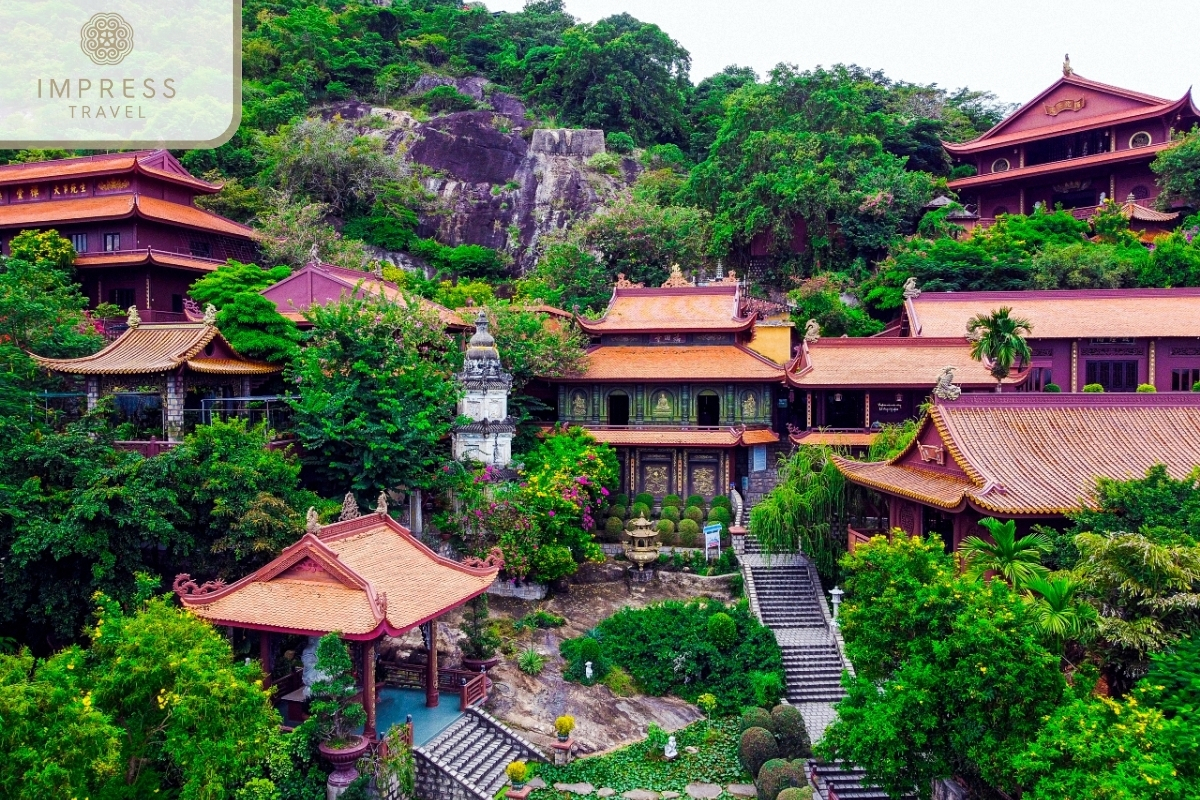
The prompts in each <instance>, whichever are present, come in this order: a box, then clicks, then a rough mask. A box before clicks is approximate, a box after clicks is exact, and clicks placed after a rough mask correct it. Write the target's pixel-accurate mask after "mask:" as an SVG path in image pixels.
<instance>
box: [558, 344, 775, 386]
mask: <svg viewBox="0 0 1200 800" xmlns="http://www.w3.org/2000/svg"><path fill="white" fill-rule="evenodd" d="M628 378H654V379H657V380H664V381H676V380H707V379H723V380H737V381H750V380H753V381H778V380H780V379H782V378H783V368H782V367H779V366H778V365H776V364H773V363H772V362H770V361H768V360H767V359H765V358H763V357H762V356H760V355H758V354H757V353H754V352H752V351H750V350H748V349H746V348H744V347H740V346H738V345H691V346H689V345H681V346H678V347H668V346H662V347H658V346H651V347H639V346H630V347H626V346H623V345H622V346H618V345H604V346H601V347H595V348H593V349H591V350H589V351H588V366H587V370H586V371H585V372H584V373H583V374H582V375H572V376H569V377H567V378H563V379H561V380H579V381H611V380H625V379H628Z"/></svg>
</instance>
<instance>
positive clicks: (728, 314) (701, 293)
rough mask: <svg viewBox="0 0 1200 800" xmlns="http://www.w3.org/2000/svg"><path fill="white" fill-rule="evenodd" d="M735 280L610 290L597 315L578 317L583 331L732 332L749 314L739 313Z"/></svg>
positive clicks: (749, 320)
mask: <svg viewBox="0 0 1200 800" xmlns="http://www.w3.org/2000/svg"><path fill="white" fill-rule="evenodd" d="M740 305H741V292H740V288H739V287H738V285H737V284H729V285H724V286H717V285H714V286H702V287H695V286H693V287H678V288H657V289H643V288H623V287H619V288H617V289H614V290H613V296H612V300H611V301H610V302H609V304H608V309H607V310H606V311H605V313H604V316H603V317H601V318H600V319H595V320H591V319H584V318H582V317H581V318H580V319H579V325H580V327H582V328H583V329H584V331H586V332H587V333H590V334H593V335H597V334H602V333H646V332H654V331H669V332H680V331H708V332H735V331H744V330H747V329H748V328H749V327H750V326H751V325H753V324H754V318H753V317H742V316H739V313H740V308H739V307H740Z"/></svg>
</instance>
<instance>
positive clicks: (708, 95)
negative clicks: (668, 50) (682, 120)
mask: <svg viewBox="0 0 1200 800" xmlns="http://www.w3.org/2000/svg"><path fill="white" fill-rule="evenodd" d="M755 83H758V73H756V72H755V71H754V70H753V69H751V68H750V67H739V66H737V65H730V66H728V67H726V68H725V69H723V70H721V71H720V72H718V73H717V74H716V75H710V76H709V77H707V78H705V79H704V80H702V81H700V82H699V83H698V84H696V88H695V89H694V90H693V91H692V92H691V95H690V96H689V97H688V105H687V115H688V123H689V127H690V128H691V133H690V135H689V137H688V152H689V153H690V154H691V156H692V158H693V159H695V160H696V161H702V160H704V157H705V156H707V155H708V148H709V147H711V146H712V143H713V141H714V140H715V139H716V138H717V131H719V130H720V129H721V126H722V125H723V124H724V123H725V104H726V102H727V101H728V99H729V96H730V95H731V94H733V93H734V92H736V91H737V90H738V89H740V88H742V87H743V86H750V85H753V84H755Z"/></svg>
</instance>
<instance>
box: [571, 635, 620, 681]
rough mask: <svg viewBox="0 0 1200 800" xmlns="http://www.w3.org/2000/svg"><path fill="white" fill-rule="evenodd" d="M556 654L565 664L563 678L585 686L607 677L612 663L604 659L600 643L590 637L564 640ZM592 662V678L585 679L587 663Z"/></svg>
mask: <svg viewBox="0 0 1200 800" xmlns="http://www.w3.org/2000/svg"><path fill="white" fill-rule="evenodd" d="M558 652H559V653H560V654H561V655H562V657H563V659H564V660H565V661H566V662H567V668H566V669H564V670H563V677H564V678H566V679H567V680H569V681H575V682H576V683H582V684H584V685H585V686H591V685H592V684H594V683H596V682H598V681H602V680H604V678H605V676H606V675H608V671H609V669H611V667H612V662H611V661H610V660H609V659H607V658H605V656H604V653H603V652H602V650H601V648H600V643H599V642H598V641H596V639H594V638H593V637H591V636H581V637H579V638H578V639H565V640H563V642H562V644H560V645H559V646H558ZM589 661H590V662H592V677H591V678H590V679H589V678H588V677H587V663H588V662H589Z"/></svg>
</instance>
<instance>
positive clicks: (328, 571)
mask: <svg viewBox="0 0 1200 800" xmlns="http://www.w3.org/2000/svg"><path fill="white" fill-rule="evenodd" d="M351 502H352V500H351ZM343 517H344V518H343V519H342V520H340V521H338V522H335V523H333V524H330V525H324V526H321V525H319V524H317V522H316V514H315V512H314V511H312V510H310V511H309V522H308V532H307V533H305V535H304V536H303V537H301V538H300V540H299V541H297V542H296V543H295V544H293V545H291V546H290V547H288V548H287V549H286V550H284V551H283V553H281V554H280V555H279V557H278V558H276V559H275V560H273V561H271V563H269V564H267V565H266V566H264V567H262V568H260V569H258V570H256V571H255V572H253V573H251V574H250V575H247V576H246V577H244V578H242V579H241V580H239V581H237V582H235V583H231V584H228V585H226V584H224V583H223V582H221V581H212V582H208V583H205V584H203V585H198V584H197V583H196V582H195V581H193V580H192V579H191V576H189V575H180V576H178V577H177V578H176V579H175V587H174V588H175V591H176V593H177V594H178V595H179V599H180V601H181V602H182V603H183V606H184V608H187V609H188V610H190V611H191V612H192V613H193V614H195V615H196V616H198V617H201V618H203V619H206V620H208V621H209V622H212V623H213V624H214V625H221V626H228V627H233V628H242V629H246V630H253V631H258V632H259V633H258V639H259V647H260V655H261V658H262V661H263V667H264V670H265V671H267V672H268V673H269V672H270V666H271V664H270V662H271V656H272V654H273V652H274V649H273V645H272V641H273V640H272V636H273V635H275V634H299V635H303V636H308V637H320V636H323V635H324V634H327V633H331V632H334V631H336V632H337V633H338V634H339V636H341V638H343V639H345V640H347V641H349V642H357V643H360V644H361V658H362V661H361V665H362V666H361V669H359V670H358V672H359V674H360V675H361V677H362V688H363V695H362V696H363V705H364V706H365V708H366V710H367V723H366V734H367V735H368V736H374V735H375V733H376V731H375V725H376V714H375V710H376V686H375V666H376V665H375V660H376V644H377V643H378V642H379V640H380V639H381V638H382V637H384V636H400V635H402V634H404V633H407V632H408V631H410V630H412V629H414V628H418V627H421V628H422V632H423V634H424V636H425V638H426V641H427V642H429V643H430V646H429V647H428V648H427V652H428V657H427V660H426V662H425V664H424V665H423V672H424V676H423V682H424V687H425V693H426V705H427V706H436V705H438V702H439V689H440V688H446V689H451V690H453V691H455V692H456V693H458V694H459V700H460V706H461V707H462V708H465V707H466V706H468V705H472V704H474V703H476V702H478V701H480V700H482V699H483V696H484V694H485V692H486V686H487V679H486V677H485V676H483V675H481V674H477V673H466V672H461V671H458V670H446V669H439V667H438V663H437V646H436V637H437V627H436V624H435V623H436V620H437V618H438V617H440V616H442V615H443V614H446V613H447V612H449V611H452V610H454V609H456V608H458V607H460V606H462V605H463V604H464V603H466V602H467V601H469V600H471V599H472V598H474V597H477V596H479V595H480V594H483V592H484V591H486V590H487V588H488V586H490V585H491V584H492V582H493V581H494V580H495V578H496V574H497V571H498V570H497V568H496V567H490V566H489V567H469V566H465V565H463V564H460V563H458V562H456V561H452V560H450V559H447V558H443V557H442V556H439V555H437V554H436V553H434V552H433V551H432V550H430V549H429V548H428V547H426V546H425V545H424V544H422V543H421V542H419V541H418V540H417V539H416V538H415V537H414V536H413V535H412V533H411V532H410V531H409V530H408V529H407V528H405V527H404V526H403V525H401V524H400V523H398V522H396V521H395V520H394V519H392V518H391V517H390V516H388V514H387V504H386V500H385V499H382V498H381V501H380V505H379V507H378V508H377V509H376V510H375V511H374V512H371V513H367V514H361V515H359V514H358V513H357V508H356V507H355V508H354V510H353V511H351V512H350V513H348V514H347V513H346V512H343ZM303 698H304V693H303V690H302V689H300V690H297V691H296V692H295V696H294V697H286V696H285V697H284V698H283V699H284V700H285V701H288V702H294V703H297V704H298V703H300V702H302V700H303Z"/></svg>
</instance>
